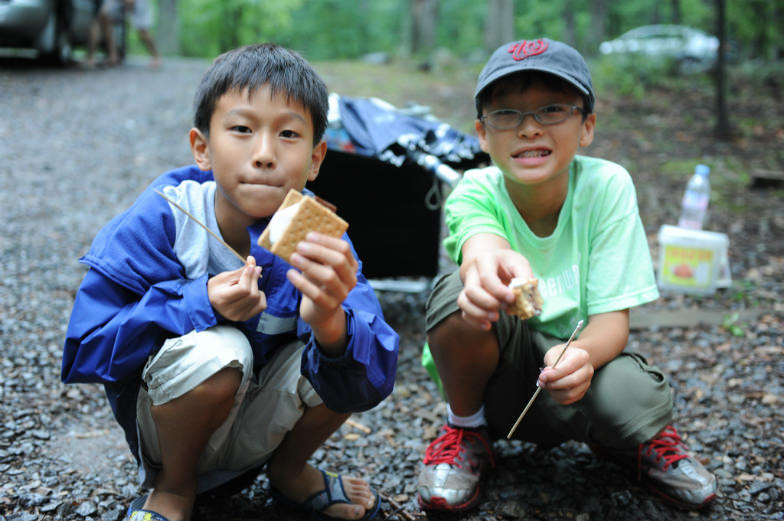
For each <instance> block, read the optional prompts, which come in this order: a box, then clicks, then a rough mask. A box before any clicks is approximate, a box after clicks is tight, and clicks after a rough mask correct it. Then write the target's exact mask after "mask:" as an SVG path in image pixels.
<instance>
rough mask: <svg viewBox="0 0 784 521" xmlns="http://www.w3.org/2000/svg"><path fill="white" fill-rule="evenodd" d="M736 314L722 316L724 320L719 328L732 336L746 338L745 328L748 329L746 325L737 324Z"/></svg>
mask: <svg viewBox="0 0 784 521" xmlns="http://www.w3.org/2000/svg"><path fill="white" fill-rule="evenodd" d="M738 317H739V315H738V313H730V314H727V315H724V320H723V321H722V324H721V327H722V328H724V329H725V330H727V332H729V333H730V334H731V335H732V336H737V337H740V336H746V328H747V327H748V326H747V325H746V324H742V323H739V322H738Z"/></svg>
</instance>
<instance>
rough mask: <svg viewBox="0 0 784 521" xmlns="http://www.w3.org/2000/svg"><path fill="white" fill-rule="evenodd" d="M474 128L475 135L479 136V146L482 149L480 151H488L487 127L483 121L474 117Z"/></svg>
mask: <svg viewBox="0 0 784 521" xmlns="http://www.w3.org/2000/svg"><path fill="white" fill-rule="evenodd" d="M474 128H475V129H476V135H477V137H479V147H480V148H481V149H482V152H486V153H490V152H489V151H488V149H487V129H486V128H485V125H484V123H482V122H481V121H479V120H478V119H475V120H474Z"/></svg>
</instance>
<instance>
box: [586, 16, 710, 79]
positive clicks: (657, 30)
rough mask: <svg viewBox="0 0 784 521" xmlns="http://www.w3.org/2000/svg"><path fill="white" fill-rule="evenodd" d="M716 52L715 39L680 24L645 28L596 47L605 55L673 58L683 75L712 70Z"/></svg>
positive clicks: (647, 26) (646, 26)
mask: <svg viewBox="0 0 784 521" xmlns="http://www.w3.org/2000/svg"><path fill="white" fill-rule="evenodd" d="M718 50H719V39H718V38H716V37H715V36H712V35H710V34H707V33H705V32H703V31H700V30H699V29H694V28H691V27H685V26H682V25H644V26H642V27H637V28H635V29H632V30H630V31H627V32H625V33H624V34H622V35H621V36H619V37H618V38H615V39H614V40H609V41H606V42H602V43H601V44H599V52H600V53H601V54H605V55H612V54H642V55H646V56H653V57H663V58H670V59H673V60H675V61H676V62H677V64H678V68H679V70H680V71H681V72H684V73H688V72H698V71H703V70H706V69H708V68H710V67H712V66H713V65H714V63H715V62H716V58H717V56H718Z"/></svg>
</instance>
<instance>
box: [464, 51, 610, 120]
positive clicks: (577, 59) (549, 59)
mask: <svg viewBox="0 0 784 521" xmlns="http://www.w3.org/2000/svg"><path fill="white" fill-rule="evenodd" d="M520 71H540V72H546V73H549V74H553V75H555V76H558V77H559V78H562V79H564V80H566V81H567V82H569V83H571V84H572V85H574V87H575V88H576V89H577V90H579V91H580V92H581V93H583V94H584V95H585V96H587V97H588V103H589V106H588V107H585V108H586V109H587V110H588V111H589V112H591V111H593V105H594V102H595V101H596V97H595V96H594V93H593V84H592V83H591V73H590V72H588V65H586V63H585V60H584V59H583V57H582V55H581V54H580V53H579V52H577V51H576V50H575V49H573V48H572V47H570V46H568V45H566V44H565V43H563V42H557V41H555V40H550V39H549V38H540V39H538V40H518V41H516V42H509V43H506V44H504V45H502V46H501V47H499V48H498V49H496V50H495V52H494V53H493V54H492V56H490V59H489V60H488V61H487V64H486V65H485V66H484V68H483V69H482V72H480V73H479V79H478V80H477V82H476V90H475V91H474V97H475V98H476V97H478V96H479V93H480V92H482V90H484V88H485V87H487V86H488V85H490V84H491V83H493V82H494V81H496V80H497V79H499V78H503V77H504V76H507V75H509V74H514V73H515V72H520Z"/></svg>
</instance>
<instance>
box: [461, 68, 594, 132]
mask: <svg viewBox="0 0 784 521" xmlns="http://www.w3.org/2000/svg"><path fill="white" fill-rule="evenodd" d="M537 82H541V83H542V84H543V85H544V86H545V87H547V88H548V89H549V90H552V91H555V92H574V93H576V94H579V95H580V97H581V98H582V100H583V107H582V108H583V120H585V118H586V117H588V114H590V113H591V112H593V105H592V104H591V99H590V98H589V97H588V95H586V94H584V93H582V92H580V90H579V89H578V88H577V87H575V86H574V85H572V84H571V83H570V82H568V81H566V80H565V79H563V78H561V77H560V76H556V75H555V74H550V73H548V72H544V71H536V70H528V71H519V72H515V73H513V74H509V75H508V76H503V77H501V78H498V79H497V80H495V81H494V82H492V83H491V84H490V85H488V86H487V87H485V88H484V89H482V91H481V92H480V93H479V94H478V95H477V96H476V99H475V102H476V117H477V119H479V118H481V117H482V115H483V114H482V111H483V110H484V108H485V106H487V105H488V104H489V103H490V100H491V99H492V98H493V96H494V95H496V94H498V91H499V89H503V90H504V91H505V92H508V91H509V90H512V89H514V90H516V91H524V90H526V89H527V88H528V87H530V86H531V85H532V84H534V83H537Z"/></svg>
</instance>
